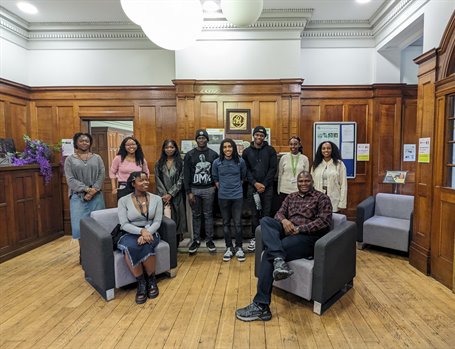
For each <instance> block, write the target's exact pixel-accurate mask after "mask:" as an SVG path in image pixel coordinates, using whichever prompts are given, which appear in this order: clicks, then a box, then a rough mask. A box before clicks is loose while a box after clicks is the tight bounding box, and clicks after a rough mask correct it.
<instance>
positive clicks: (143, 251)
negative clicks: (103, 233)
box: [117, 171, 163, 304]
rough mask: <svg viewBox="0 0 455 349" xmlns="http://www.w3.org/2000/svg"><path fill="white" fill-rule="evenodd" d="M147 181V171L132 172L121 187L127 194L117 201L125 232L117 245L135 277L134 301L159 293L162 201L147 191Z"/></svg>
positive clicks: (139, 301) (141, 301)
mask: <svg viewBox="0 0 455 349" xmlns="http://www.w3.org/2000/svg"><path fill="white" fill-rule="evenodd" d="M149 183H150V182H149V178H148V176H147V173H145V172H140V171H139V172H132V173H131V174H130V176H129V177H128V180H127V183H126V188H125V189H126V190H129V191H131V194H129V195H126V196H124V197H122V198H120V200H119V201H118V216H119V222H120V225H121V229H122V230H123V231H124V232H125V234H124V235H123V236H122V237H121V238H120V240H119V242H118V244H117V247H118V249H119V250H120V251H122V252H123V254H124V255H125V261H126V264H127V265H128V267H129V268H130V270H131V273H133V275H134V276H135V277H136V279H137V283H138V284H137V292H136V303H137V304H142V303H145V301H146V300H147V297H148V298H155V297H157V296H158V294H159V290H158V285H157V283H156V278H155V262H156V257H155V248H156V246H157V245H158V244H159V242H160V235H159V234H158V229H159V227H160V225H161V221H162V219H163V203H162V200H161V198H160V197H159V196H158V195H155V194H151V193H149V192H147V189H148V188H149Z"/></svg>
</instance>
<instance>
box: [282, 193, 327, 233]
mask: <svg viewBox="0 0 455 349" xmlns="http://www.w3.org/2000/svg"><path fill="white" fill-rule="evenodd" d="M275 219H276V220H277V221H279V222H280V223H281V221H282V220H283V219H288V220H289V221H291V222H292V223H293V224H294V225H295V226H297V227H298V228H299V232H300V233H302V234H308V235H319V236H322V235H324V234H326V233H327V232H328V231H329V230H330V228H331V226H332V204H331V203H330V199H329V197H328V196H327V195H325V194H324V193H321V192H320V191H317V190H314V189H312V190H310V191H308V192H306V193H305V194H300V193H299V192H296V193H292V194H289V195H288V196H287V197H286V199H284V201H283V204H282V205H281V208H280V209H279V210H278V212H277V213H276V215H275Z"/></svg>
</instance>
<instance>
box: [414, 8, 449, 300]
mask: <svg viewBox="0 0 455 349" xmlns="http://www.w3.org/2000/svg"><path fill="white" fill-rule="evenodd" d="M415 62H416V63H417V64H419V73H418V76H419V82H418V110H417V135H418V137H430V138H431V155H430V163H428V164H423V163H419V164H418V166H417V171H416V183H417V187H416V194H415V206H414V212H415V217H416V218H415V220H414V237H413V240H412V243H411V247H410V254H409V261H410V263H411V264H412V265H413V266H415V267H416V268H417V269H419V270H421V271H422V272H424V273H427V274H430V275H431V276H433V277H434V278H435V279H437V280H438V281H440V282H441V283H443V284H444V285H446V286H447V287H449V288H451V289H452V290H453V291H454V292H455V189H454V188H453V186H450V185H448V182H449V180H448V178H446V177H447V174H448V171H447V167H446V164H447V160H446V159H448V157H449V156H451V154H450V151H448V141H449V140H450V139H451V138H448V135H449V134H452V130H451V128H449V127H450V126H449V125H450V124H449V122H448V113H449V111H448V99H449V96H454V95H455V13H453V14H452V17H451V19H450V21H449V24H448V25H447V28H446V30H445V33H444V35H443V38H442V40H441V45H440V47H439V48H437V49H433V50H430V51H428V52H426V53H424V54H423V55H421V56H420V57H417V58H416V59H415Z"/></svg>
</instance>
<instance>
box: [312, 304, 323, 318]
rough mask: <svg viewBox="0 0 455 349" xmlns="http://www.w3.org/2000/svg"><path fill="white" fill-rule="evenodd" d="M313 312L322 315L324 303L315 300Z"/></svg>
mask: <svg viewBox="0 0 455 349" xmlns="http://www.w3.org/2000/svg"><path fill="white" fill-rule="evenodd" d="M313 312H314V313H316V314H318V315H321V314H322V304H321V303H319V302H316V301H315V302H314V303H313Z"/></svg>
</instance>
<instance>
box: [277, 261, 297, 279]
mask: <svg viewBox="0 0 455 349" xmlns="http://www.w3.org/2000/svg"><path fill="white" fill-rule="evenodd" d="M292 274H294V271H293V270H292V269H290V268H289V266H288V264H287V263H286V262H285V261H284V260H283V258H275V260H274V261H273V279H274V280H275V281H278V280H284V279H287V278H288V277H289V276H291V275H292Z"/></svg>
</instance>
